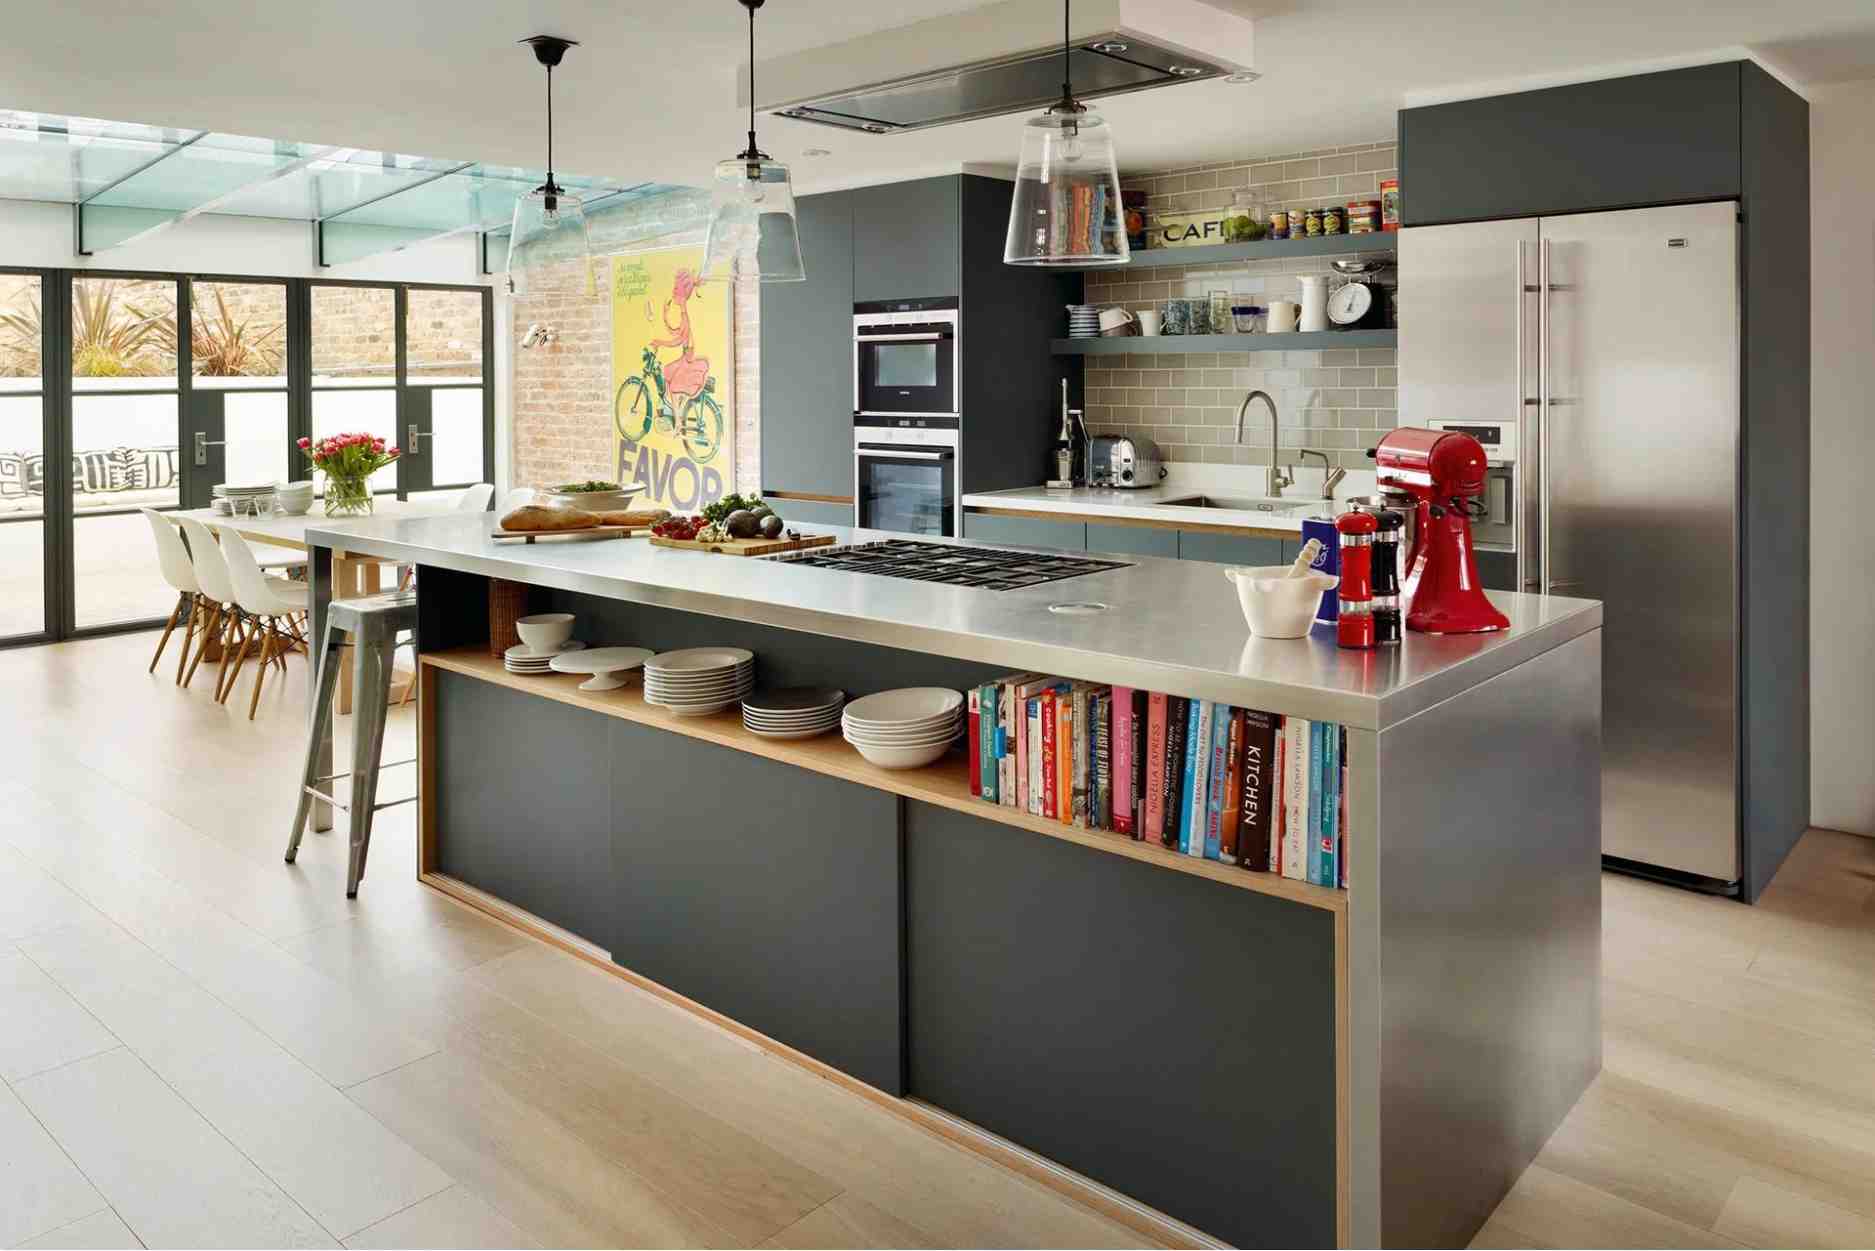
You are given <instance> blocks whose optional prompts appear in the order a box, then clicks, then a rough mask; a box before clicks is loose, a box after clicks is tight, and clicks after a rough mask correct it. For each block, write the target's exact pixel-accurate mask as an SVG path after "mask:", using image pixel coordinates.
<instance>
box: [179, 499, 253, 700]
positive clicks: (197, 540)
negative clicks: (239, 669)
mask: <svg viewBox="0 0 1875 1251" xmlns="http://www.w3.org/2000/svg"><path fill="white" fill-rule="evenodd" d="M176 520H177V521H178V522H180V523H181V524H182V536H183V538H185V539H187V540H188V541H189V565H190V567H191V568H193V569H194V570H195V581H196V584H197V585H198V586H200V587H201V588H202V600H203V607H204V608H205V609H206V610H207V613H208V620H207V621H206V622H204V623H203V625H202V627H201V629H200V630H198V631H197V632H196V647H195V659H194V660H192V661H190V662H189V671H188V673H186V674H184V675H183V678H182V685H184V686H187V685H189V683H191V682H193V681H195V671H196V669H197V668H198V667H199V666H200V665H201V663H202V658H203V657H204V656H205V655H207V654H208V649H209V646H210V645H211V644H213V643H219V644H220V645H221V669H220V671H219V672H218V673H217V675H216V677H215V700H216V702H217V703H219V702H220V701H221V700H222V699H223V698H224V696H223V695H222V686H223V684H224V683H225V682H226V681H227V677H228V649H229V648H230V647H231V646H232V645H233V644H234V642H235V641H236V640H237V639H239V638H240V637H241V635H242V634H243V632H244V631H245V629H246V625H247V623H246V620H245V619H244V618H243V617H242V615H241V609H240V607H239V605H237V604H236V603H235V597H234V581H233V580H232V579H231V578H230V577H229V576H228V565H227V562H226V561H224V560H223V559H222V556H221V545H220V544H219V543H218V542H216V540H215V533H214V531H212V530H210V529H209V528H208V527H207V526H205V525H203V524H202V523H201V522H199V521H197V520H196V519H195V518H193V517H178V518H177V519H176Z"/></svg>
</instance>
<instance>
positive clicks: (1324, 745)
mask: <svg viewBox="0 0 1875 1251" xmlns="http://www.w3.org/2000/svg"><path fill="white" fill-rule="evenodd" d="M967 697H968V702H969V711H968V722H967V725H968V734H969V745H970V761H971V766H972V767H971V769H970V793H971V794H972V795H975V796H977V797H979V798H981V799H982V800H984V801H985V802H986V803H993V804H1000V805H1001V806H1003V807H1006V808H1015V809H1017V810H1019V811H1023V812H1027V813H1029V814H1030V815H1031V816H1037V817H1041V818H1043V819H1045V820H1052V821H1059V822H1060V823H1061V824H1063V825H1072V826H1078V827H1080V828H1083V829H1092V830H1110V831H1112V832H1113V833H1115V834H1123V835H1126V836H1127V837H1129V838H1133V839H1135V840H1138V841H1142V842H1153V843H1158V844H1159V845H1161V846H1163V847H1165V848H1167V849H1169V850H1172V851H1176V852H1178V853H1180V854H1182V855H1187V856H1197V857H1203V858H1205V859H1208V860H1217V861H1220V862H1223V863H1226V864H1235V865H1240V866H1242V867H1243V868H1245V869H1249V870H1252V871H1254V872H1260V873H1275V874H1279V875H1280V876H1282V877H1287V878H1293V879H1295V880H1297V881H1303V882H1310V883H1313V884H1315V885H1317V886H1335V887H1340V888H1342V889H1346V887H1347V884H1348V882H1347V856H1346V852H1347V840H1348V811H1347V796H1346V791H1347V786H1346V780H1347V759H1346V757H1347V730H1346V729H1345V728H1344V727H1343V726H1341V725H1339V724H1337V723H1335V722H1332V721H1310V720H1308V719H1306V718H1303V717H1285V716H1281V715H1279V714H1276V713H1269V712H1260V711H1258V710H1256V709H1254V708H1235V707H1232V706H1231V705H1229V704H1222V703H1217V702H1215V701H1213V700H1206V699H1185V698H1183V697H1181V696H1178V695H1166V694H1164V693H1162V692H1158V691H1143V690H1138V689H1135V688H1132V687H1124V686H1101V685H1098V684H1095V683H1091V682H1073V681H1068V680H1066V679H1062V678H1053V677H1047V676H1043V675H1040V674H1033V673H1018V674H1011V675H1009V676H1008V677H1005V678H1002V679H999V680H998V681H995V682H990V683H986V684H985V685H983V686H980V687H976V688H973V689H971V690H970V691H968V692H967Z"/></svg>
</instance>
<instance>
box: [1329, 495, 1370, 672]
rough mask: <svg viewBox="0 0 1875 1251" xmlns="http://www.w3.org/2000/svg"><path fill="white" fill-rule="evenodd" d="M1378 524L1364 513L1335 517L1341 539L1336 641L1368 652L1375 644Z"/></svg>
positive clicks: (1336, 530) (1344, 645)
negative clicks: (1375, 572)
mask: <svg viewBox="0 0 1875 1251" xmlns="http://www.w3.org/2000/svg"><path fill="white" fill-rule="evenodd" d="M1378 529H1379V523H1378V522H1376V521H1375V520H1374V518H1373V516H1372V515H1371V514H1369V513H1363V512H1346V513H1342V514H1341V515H1340V516H1339V517H1337V518H1335V533H1336V534H1337V535H1338V536H1339V537H1340V540H1341V585H1340V587H1339V588H1338V590H1339V592H1340V597H1339V598H1340V604H1339V608H1340V611H1339V613H1338V614H1337V615H1336V617H1335V642H1336V643H1338V644H1339V645H1341V646H1342V647H1351V648H1358V649H1362V650H1365V649H1367V648H1370V647H1372V646H1373V645H1374V602H1373V601H1374V580H1373V570H1374V533H1375V531H1377V530H1378Z"/></svg>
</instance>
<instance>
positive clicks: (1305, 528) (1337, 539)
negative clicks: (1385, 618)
mask: <svg viewBox="0 0 1875 1251" xmlns="http://www.w3.org/2000/svg"><path fill="white" fill-rule="evenodd" d="M1310 539H1320V540H1321V541H1322V550H1321V554H1320V555H1318V556H1317V557H1316V558H1315V559H1314V561H1313V562H1312V563H1311V564H1310V565H1309V568H1311V569H1314V570H1315V571H1316V572H1318V573H1327V574H1333V575H1335V576H1336V577H1339V576H1340V575H1341V535H1340V533H1339V532H1338V531H1336V529H1335V519H1334V518H1333V517H1304V518H1303V519H1302V543H1303V546H1305V547H1306V546H1307V545H1308V541H1309V540H1310ZM1340 612H1341V600H1340V598H1339V597H1338V596H1336V594H1335V592H1334V590H1333V588H1330V589H1328V590H1326V591H1323V592H1322V602H1321V605H1320V606H1319V607H1318V608H1316V610H1315V624H1317V625H1333V624H1334V623H1335V618H1336V617H1337V616H1339V615H1340Z"/></svg>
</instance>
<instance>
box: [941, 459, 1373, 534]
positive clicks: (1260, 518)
mask: <svg viewBox="0 0 1875 1251" xmlns="http://www.w3.org/2000/svg"><path fill="white" fill-rule="evenodd" d="M1167 469H1168V471H1169V472H1168V474H1167V476H1166V478H1165V480H1164V481H1163V482H1161V483H1159V485H1157V486H1151V487H1142V488H1138V489H1135V490H1130V491H1129V490H1117V489H1115V488H1112V487H1074V488H1072V489H1062V490H1055V489H1051V488H1049V487H1044V486H1032V487H1013V488H1011V489H1009V490H1005V491H974V492H971V493H970V494H968V495H965V496H964V497H963V505H964V507H965V508H1002V509H1012V510H1015V511H1019V512H1032V513H1036V514H1038V515H1047V514H1049V513H1056V514H1066V515H1070V516H1084V517H1111V518H1113V519H1114V520H1115V521H1156V522H1161V523H1165V524H1170V525H1176V526H1179V527H1181V528H1183V529H1189V530H1201V529H1204V528H1206V527H1211V528H1229V529H1255V530H1274V531H1283V532H1286V533H1289V534H1299V533H1301V531H1302V518H1304V517H1306V516H1316V515H1327V516H1333V515H1334V514H1335V513H1337V512H1340V511H1341V509H1340V508H1339V506H1338V505H1336V504H1335V503H1334V502H1333V501H1331V500H1324V499H1322V498H1321V483H1322V473H1321V471H1320V470H1319V469H1313V468H1305V469H1302V470H1299V471H1298V472H1297V475H1296V476H1297V479H1298V481H1297V482H1296V484H1295V485H1294V486H1291V487H1287V488H1285V489H1284V490H1283V493H1282V496H1281V502H1280V503H1278V502H1276V501H1270V502H1269V503H1270V506H1269V508H1268V509H1264V508H1256V509H1232V508H1198V507H1179V506H1178V505H1175V504H1168V503H1167V501H1169V500H1176V499H1182V498H1185V497H1187V496H1192V495H1212V496H1228V497H1231V498H1244V497H1254V498H1258V499H1261V498H1263V497H1264V495H1265V491H1264V471H1263V470H1262V469H1260V468H1250V467H1246V466H1242V465H1190V464H1180V463H1174V464H1172V465H1169V466H1167ZM1373 489H1374V483H1373V474H1371V473H1365V474H1354V473H1350V474H1349V475H1348V476H1347V477H1345V478H1343V479H1342V480H1341V482H1340V483H1339V484H1337V486H1336V488H1335V494H1336V496H1337V497H1339V498H1341V499H1346V498H1347V497H1348V496H1351V495H1366V494H1370V493H1371V492H1372V491H1373Z"/></svg>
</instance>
